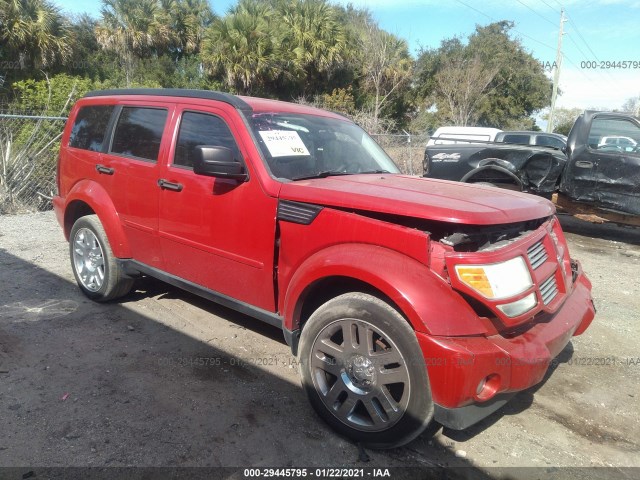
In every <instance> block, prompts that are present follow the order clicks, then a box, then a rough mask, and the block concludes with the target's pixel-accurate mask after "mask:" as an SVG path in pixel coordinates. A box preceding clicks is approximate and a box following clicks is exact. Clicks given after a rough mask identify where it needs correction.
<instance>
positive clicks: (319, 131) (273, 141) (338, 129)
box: [249, 113, 399, 180]
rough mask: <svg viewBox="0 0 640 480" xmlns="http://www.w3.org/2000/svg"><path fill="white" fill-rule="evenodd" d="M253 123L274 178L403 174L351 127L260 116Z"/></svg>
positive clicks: (299, 116) (311, 119) (342, 123)
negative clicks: (385, 173)
mask: <svg viewBox="0 0 640 480" xmlns="http://www.w3.org/2000/svg"><path fill="white" fill-rule="evenodd" d="M249 121H250V124H251V127H252V129H253V132H254V136H255V138H256V140H257V141H258V146H259V147H260V150H261V151H262V153H263V155H264V157H265V159H266V161H267V164H268V165H269V169H270V170H271V173H272V174H273V176H274V177H277V178H281V179H288V180H300V179H303V178H313V177H323V176H329V175H351V174H357V173H382V172H389V173H398V172H399V170H398V167H397V166H396V165H395V164H394V163H393V160H391V159H390V158H389V156H388V155H387V154H386V153H385V151H384V150H382V148H380V146H378V144H377V143H376V142H374V141H373V140H372V139H371V137H370V136H369V135H367V133H366V132H365V131H364V130H362V129H361V128H360V127H358V126H357V125H356V124H354V123H352V122H350V121H347V120H340V119H336V118H327V117H322V116H316V115H307V114H297V113H255V114H254V115H253V116H252V117H251V118H250V119H249Z"/></svg>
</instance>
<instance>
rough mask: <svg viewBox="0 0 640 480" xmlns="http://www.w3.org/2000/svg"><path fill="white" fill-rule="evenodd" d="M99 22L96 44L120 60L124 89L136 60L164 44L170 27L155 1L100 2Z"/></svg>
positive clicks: (115, 0)
mask: <svg viewBox="0 0 640 480" xmlns="http://www.w3.org/2000/svg"><path fill="white" fill-rule="evenodd" d="M100 13H101V14H102V19H101V21H100V23H99V24H98V26H97V27H96V37H97V39H98V43H99V44H100V46H101V47H102V48H104V49H105V50H110V51H113V52H115V53H116V54H118V55H119V56H120V58H121V59H122V64H123V67H124V70H125V75H126V82H127V86H131V77H132V74H133V70H134V66H135V57H144V56H147V55H150V54H153V53H155V52H157V50H155V51H154V49H161V48H162V47H163V46H165V45H167V43H168V41H169V39H170V37H171V27H170V25H169V24H168V23H167V20H166V18H167V17H166V15H165V12H164V11H163V9H162V7H161V5H160V3H159V2H158V1H157V0H102V9H101V11H100Z"/></svg>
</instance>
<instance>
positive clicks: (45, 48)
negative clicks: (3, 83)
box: [0, 0, 71, 78]
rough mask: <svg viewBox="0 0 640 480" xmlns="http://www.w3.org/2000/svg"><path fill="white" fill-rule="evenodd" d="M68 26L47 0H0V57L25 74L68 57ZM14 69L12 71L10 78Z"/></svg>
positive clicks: (16, 75)
mask: <svg viewBox="0 0 640 480" xmlns="http://www.w3.org/2000/svg"><path fill="white" fill-rule="evenodd" d="M70 33H71V32H70V30H69V24H68V23H67V22H66V21H65V20H64V18H63V17H62V15H61V14H60V10H59V9H58V7H56V6H54V5H53V4H52V3H50V2H48V1H47V0H2V1H0V40H1V46H0V58H2V59H4V60H5V61H7V62H11V63H15V64H16V65H17V66H19V69H20V70H22V71H23V72H25V73H27V74H33V72H34V71H37V70H40V69H48V68H50V67H52V66H53V65H55V64H56V63H60V62H63V61H65V60H66V59H68V58H69V56H70V53H71V49H70ZM17 70H18V69H17V68H14V69H12V71H13V72H14V74H13V78H17V77H19V76H20V75H18V74H16V73H15V72H17Z"/></svg>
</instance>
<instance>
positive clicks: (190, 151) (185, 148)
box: [173, 112, 240, 168]
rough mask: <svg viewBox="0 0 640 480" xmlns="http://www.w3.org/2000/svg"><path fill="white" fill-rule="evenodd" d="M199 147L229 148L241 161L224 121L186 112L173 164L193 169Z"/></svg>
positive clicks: (212, 116) (210, 116)
mask: <svg viewBox="0 0 640 480" xmlns="http://www.w3.org/2000/svg"><path fill="white" fill-rule="evenodd" d="M198 145H209V146H214V147H227V148H228V149H230V150H231V151H232V152H233V154H234V157H235V158H236V159H237V160H239V159H240V149H239V148H238V145H237V144H236V141H235V139H234V138H233V134H232V133H231V130H229V127H228V126H227V124H226V123H225V121H224V120H222V119H221V118H220V117H216V116H215V115H210V114H207V113H197V112H185V113H184V114H183V115H182V121H181V122H180V131H179V132H178V142H177V144H176V153H175V156H174V159H173V164H174V165H177V166H182V167H187V168H193V161H194V159H195V154H196V147H197V146H198Z"/></svg>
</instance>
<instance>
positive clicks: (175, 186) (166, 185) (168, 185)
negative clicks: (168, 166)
mask: <svg viewBox="0 0 640 480" xmlns="http://www.w3.org/2000/svg"><path fill="white" fill-rule="evenodd" d="M158 186H159V187H160V188H161V189H163V190H171V191H173V192H181V191H182V184H181V183H173V182H169V181H167V180H165V179H164V178H161V179H160V180H158Z"/></svg>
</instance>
